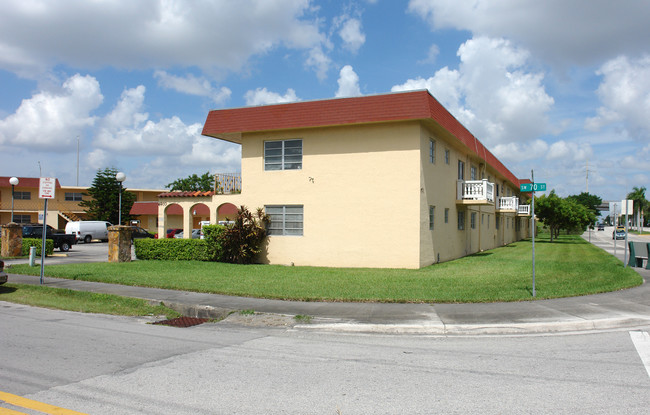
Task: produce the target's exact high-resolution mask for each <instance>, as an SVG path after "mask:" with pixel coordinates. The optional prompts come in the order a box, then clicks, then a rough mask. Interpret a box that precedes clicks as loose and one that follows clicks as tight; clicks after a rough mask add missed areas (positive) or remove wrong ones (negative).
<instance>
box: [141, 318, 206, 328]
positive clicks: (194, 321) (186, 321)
mask: <svg viewBox="0 0 650 415" xmlns="http://www.w3.org/2000/svg"><path fill="white" fill-rule="evenodd" d="M208 321H210V319H209V318H198V317H178V318H172V319H171V320H163V321H156V322H155V323H153V324H162V325H164V326H173V327H192V326H197V325H199V324H203V323H205V322H208Z"/></svg>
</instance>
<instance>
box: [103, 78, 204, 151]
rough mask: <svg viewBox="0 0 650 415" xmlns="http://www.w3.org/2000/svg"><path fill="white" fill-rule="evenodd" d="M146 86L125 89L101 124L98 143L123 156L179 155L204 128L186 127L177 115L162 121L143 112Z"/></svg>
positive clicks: (199, 126)
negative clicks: (151, 118)
mask: <svg viewBox="0 0 650 415" xmlns="http://www.w3.org/2000/svg"><path fill="white" fill-rule="evenodd" d="M144 95H145V87H144V86H142V85H140V86H138V87H136V88H132V89H128V90H125V91H124V92H123V93H122V96H121V98H120V101H119V102H118V103H117V104H116V105H115V107H114V109H113V111H111V112H110V113H108V114H107V115H106V116H105V117H104V119H103V120H102V122H101V126H100V128H99V129H98V131H97V133H96V136H95V140H94V144H95V145H96V146H97V147H99V148H102V149H105V150H110V151H112V152H119V153H121V154H130V155H133V156H135V155H138V154H139V153H141V152H142V153H146V154H147V155H161V154H162V155H174V154H176V155H178V154H181V153H182V152H183V151H185V148H186V147H188V146H189V145H190V144H191V143H192V142H193V141H194V139H195V138H196V137H199V136H200V134H201V128H202V127H201V125H200V124H198V123H197V124H192V125H185V124H184V123H183V122H182V121H181V120H180V118H178V117H176V116H174V117H171V118H163V119H161V120H159V121H158V122H154V121H152V120H150V119H149V114H148V113H145V112H141V111H142V107H143V106H144Z"/></svg>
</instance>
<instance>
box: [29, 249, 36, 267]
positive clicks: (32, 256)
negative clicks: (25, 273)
mask: <svg viewBox="0 0 650 415" xmlns="http://www.w3.org/2000/svg"><path fill="white" fill-rule="evenodd" d="M35 259H36V247H35V246H30V247H29V266H30V267H33V266H34V260H35Z"/></svg>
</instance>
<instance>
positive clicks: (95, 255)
mask: <svg viewBox="0 0 650 415" xmlns="http://www.w3.org/2000/svg"><path fill="white" fill-rule="evenodd" d="M133 258H135V255H134V256H133ZM4 262H5V264H7V265H11V264H28V263H29V258H19V259H5V260H4ZM83 262H108V242H91V243H89V244H86V243H83V242H82V243H78V244H76V245H72V247H71V248H70V251H68V252H61V251H59V250H58V249H55V250H54V254H53V255H51V256H47V257H45V265H54V264H75V263H83ZM40 263H41V257H40V256H38V257H36V264H37V265H40Z"/></svg>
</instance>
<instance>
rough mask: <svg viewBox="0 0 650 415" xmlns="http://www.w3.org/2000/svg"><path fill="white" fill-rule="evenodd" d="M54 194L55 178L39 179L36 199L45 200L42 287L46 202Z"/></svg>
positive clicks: (42, 264) (42, 259)
mask: <svg viewBox="0 0 650 415" xmlns="http://www.w3.org/2000/svg"><path fill="white" fill-rule="evenodd" d="M55 192H56V178H54V177H41V178H39V183H38V197H39V199H45V203H44V206H43V235H42V237H43V239H42V240H41V285H43V276H44V274H45V246H46V242H47V200H48V199H54V194H55Z"/></svg>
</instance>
